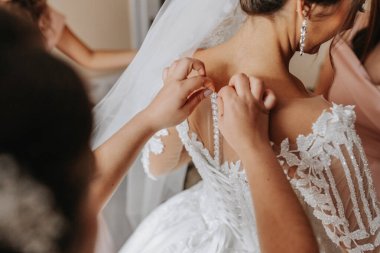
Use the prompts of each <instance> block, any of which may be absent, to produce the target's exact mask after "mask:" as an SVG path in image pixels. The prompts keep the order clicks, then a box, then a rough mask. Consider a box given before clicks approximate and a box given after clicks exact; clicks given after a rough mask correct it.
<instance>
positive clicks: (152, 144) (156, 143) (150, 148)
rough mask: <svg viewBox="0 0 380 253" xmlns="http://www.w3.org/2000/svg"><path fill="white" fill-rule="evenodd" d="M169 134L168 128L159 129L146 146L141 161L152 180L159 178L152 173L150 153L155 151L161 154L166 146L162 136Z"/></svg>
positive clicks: (156, 153)
mask: <svg viewBox="0 0 380 253" xmlns="http://www.w3.org/2000/svg"><path fill="white" fill-rule="evenodd" d="M168 135H169V131H168V130H167V129H163V130H161V131H158V132H157V133H156V134H155V135H154V136H153V137H152V138H151V139H150V140H149V141H148V143H147V144H146V145H145V146H144V149H143V152H142V158H141V162H142V164H143V167H144V171H145V173H146V175H147V176H148V177H149V178H151V179H152V180H157V178H156V177H155V176H153V175H152V173H150V162H149V155H150V153H153V154H155V155H160V154H162V153H163V152H164V148H165V146H164V143H162V140H161V137H164V136H168Z"/></svg>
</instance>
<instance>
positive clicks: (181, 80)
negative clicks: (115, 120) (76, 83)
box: [89, 59, 214, 210]
mask: <svg viewBox="0 0 380 253" xmlns="http://www.w3.org/2000/svg"><path fill="white" fill-rule="evenodd" d="M193 69H195V70H197V71H198V72H199V73H200V75H199V76H197V77H193V78H187V75H188V71H191V70H193ZM166 72H167V74H166V75H165V77H164V83H165V85H164V87H163V88H162V89H161V91H160V92H159V93H158V95H157V96H156V98H155V99H154V100H153V102H152V103H151V104H150V105H149V106H148V107H147V108H146V109H145V110H143V111H142V112H140V113H139V114H137V115H136V116H135V117H134V118H133V119H132V120H131V121H130V122H128V123H127V124H125V125H124V126H123V127H122V128H121V129H120V130H119V131H118V132H117V133H115V134H114V135H113V136H112V137H111V138H110V139H109V140H108V141H106V142H105V143H104V144H103V145H101V146H100V147H98V148H97V149H96V150H95V151H94V154H95V161H96V173H95V178H94V180H93V182H92V184H91V186H90V193H89V202H90V203H89V205H91V206H92V208H94V210H100V209H101V208H102V207H103V205H104V203H105V202H106V201H107V200H108V198H109V197H110V195H111V194H112V193H113V191H114V190H115V189H116V187H117V185H118V184H119V182H120V181H121V179H122V178H123V176H124V174H125V173H126V172H127V171H128V168H129V167H130V166H131V164H132V163H133V162H134V160H135V159H136V157H137V155H138V154H139V153H140V151H141V148H142V147H143V145H144V144H145V143H146V142H147V140H148V139H149V138H150V137H152V135H153V134H154V133H156V132H157V131H159V130H160V129H163V128H167V127H170V126H174V125H177V124H179V123H181V122H182V121H183V120H185V119H186V118H187V117H188V116H189V115H190V113H191V112H192V111H193V110H194V108H195V107H196V106H197V105H198V104H199V103H200V102H201V101H202V100H203V99H204V98H205V95H207V94H208V93H205V90H207V89H214V88H213V86H212V83H210V81H209V79H208V78H207V77H205V73H206V72H205V70H204V66H203V63H201V62H200V61H198V60H194V59H182V60H180V61H177V62H176V63H175V64H174V65H172V67H171V68H169V69H168V70H167V71H166Z"/></svg>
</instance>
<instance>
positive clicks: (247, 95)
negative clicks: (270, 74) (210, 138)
mask: <svg viewBox="0 0 380 253" xmlns="http://www.w3.org/2000/svg"><path fill="white" fill-rule="evenodd" d="M274 104H275V96H274V94H273V92H272V91H270V90H267V89H265V86H264V85H263V83H262V82H260V81H259V80H257V79H255V78H252V77H250V78H248V77H247V76H246V75H244V74H240V75H235V76H233V77H232V79H231V80H230V83H229V85H228V86H225V87H223V88H222V89H221V90H220V91H219V98H218V108H219V124H220V130H221V132H222V134H223V136H224V138H225V139H226V141H227V142H228V143H229V144H230V145H231V147H232V148H233V149H234V150H235V151H236V152H237V153H239V155H240V158H241V160H242V162H243V164H244V167H245V168H246V170H245V171H246V174H247V178H248V183H249V186H250V190H251V195H252V200H253V203H255V205H254V210H255V215H256V221H257V231H258V235H259V242H260V248H261V252H285V253H286V252H305V253H306V252H308V253H313V252H315V253H317V252H319V251H318V245H317V242H316V240H315V237H314V234H313V231H312V228H311V226H310V224H309V222H308V219H307V217H306V215H305V213H304V211H303V209H302V206H301V205H300V202H299V201H298V199H297V197H296V195H295V194H294V192H293V190H292V188H291V186H290V184H289V182H288V180H287V179H286V177H285V174H284V173H283V171H282V168H281V166H280V165H279V164H278V162H277V159H276V155H275V154H274V152H273V151H272V147H271V146H270V142H269V136H268V124H269V110H270V109H272V108H273V107H274ZM236 126H239V131H236V129H235V127H236ZM252 154H255V155H252ZM253 168H254V169H253ZM278 210H281V212H278ZM284 217H286V219H284ZM289 228H292V232H291V233H289ZM273 235H276V236H273Z"/></svg>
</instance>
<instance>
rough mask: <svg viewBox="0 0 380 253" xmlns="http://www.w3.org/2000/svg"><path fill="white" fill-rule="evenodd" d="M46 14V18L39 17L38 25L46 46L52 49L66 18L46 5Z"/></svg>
mask: <svg viewBox="0 0 380 253" xmlns="http://www.w3.org/2000/svg"><path fill="white" fill-rule="evenodd" d="M48 15H49V16H48V19H43V18H42V19H41V21H40V22H39V26H40V28H41V30H42V34H43V36H44V38H45V45H46V48H47V49H48V50H53V48H55V47H56V46H57V44H58V42H59V40H60V39H61V36H62V33H63V30H64V28H65V25H66V18H65V16H64V15H62V14H61V13H59V12H58V11H56V10H54V9H53V8H51V7H48Z"/></svg>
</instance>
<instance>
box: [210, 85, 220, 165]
mask: <svg viewBox="0 0 380 253" xmlns="http://www.w3.org/2000/svg"><path fill="white" fill-rule="evenodd" d="M217 98H218V94H217V93H216V92H214V93H213V94H212V95H211V110H212V122H213V138H214V160H215V162H216V163H217V165H218V166H220V133H219V122H218V104H217Z"/></svg>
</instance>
